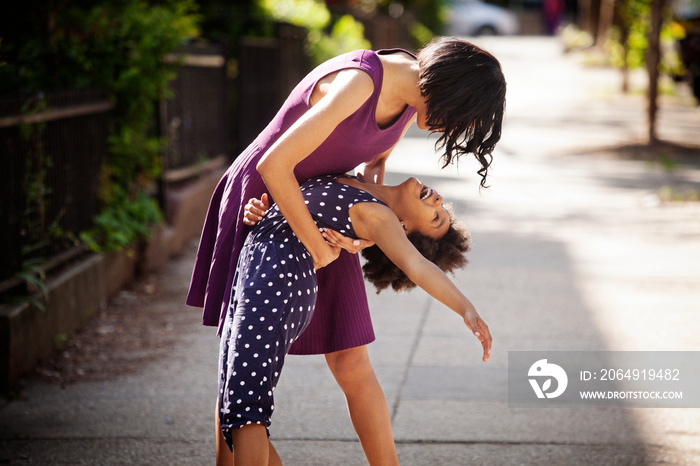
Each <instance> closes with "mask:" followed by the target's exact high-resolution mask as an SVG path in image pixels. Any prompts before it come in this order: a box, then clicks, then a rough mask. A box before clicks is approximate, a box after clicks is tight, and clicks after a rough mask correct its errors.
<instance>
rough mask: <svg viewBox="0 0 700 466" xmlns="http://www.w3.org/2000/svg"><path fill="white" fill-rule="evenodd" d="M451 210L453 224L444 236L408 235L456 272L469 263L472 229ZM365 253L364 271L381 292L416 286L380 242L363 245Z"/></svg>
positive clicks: (446, 268)
mask: <svg viewBox="0 0 700 466" xmlns="http://www.w3.org/2000/svg"><path fill="white" fill-rule="evenodd" d="M448 212H449V210H448ZM449 213H450V227H449V229H448V230H447V233H445V236H443V237H442V238H440V239H433V238H430V237H429V236H425V235H422V234H420V233H418V232H412V233H409V234H408V235H407V237H408V240H409V241H410V242H411V243H413V246H415V248H416V249H417V250H418V252H420V253H421V254H422V255H423V257H425V258H426V259H428V260H429V261H430V262H432V263H433V264H435V265H437V266H438V267H439V268H440V269H441V270H442V271H443V272H452V271H453V270H454V269H458V268H462V267H464V266H465V265H467V262H469V261H468V260H467V258H466V257H465V254H466V253H467V252H469V251H470V250H471V247H470V245H469V240H470V235H469V232H468V231H467V229H466V228H465V227H464V226H462V225H461V224H459V223H457V221H456V220H455V218H454V216H453V215H452V213H451V212H449ZM362 257H364V258H365V260H366V263H365V265H363V266H362V271H363V272H364V275H365V278H366V279H367V281H369V282H370V283H372V284H373V285H374V286H375V287H376V288H377V294H379V293H380V292H381V291H382V290H384V289H385V288H388V287H389V286H391V287H392V288H393V289H394V291H405V290H409V289H411V288H414V287H415V286H416V284H415V283H413V282H412V281H411V280H410V279H409V278H408V276H406V274H405V273H404V272H403V270H401V269H400V268H398V267H397V266H396V265H395V264H394V263H393V262H391V261H390V260H389V258H388V257H387V256H386V255H385V254H384V252H383V251H382V250H381V249H379V247H378V246H376V245H375V246H372V247H369V248H365V249H363V250H362Z"/></svg>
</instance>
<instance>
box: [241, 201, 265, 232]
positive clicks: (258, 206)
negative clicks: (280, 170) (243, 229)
mask: <svg viewBox="0 0 700 466" xmlns="http://www.w3.org/2000/svg"><path fill="white" fill-rule="evenodd" d="M269 208H270V201H269V199H268V197H267V193H263V195H262V196H261V198H260V199H256V198H254V197H252V198H250V200H249V201H248V203H247V204H246V205H245V213H244V214H243V223H245V224H246V225H251V226H252V225H255V224H256V223H258V222H259V221H260V220H262V218H263V217H264V216H265V214H266V213H267V209H269Z"/></svg>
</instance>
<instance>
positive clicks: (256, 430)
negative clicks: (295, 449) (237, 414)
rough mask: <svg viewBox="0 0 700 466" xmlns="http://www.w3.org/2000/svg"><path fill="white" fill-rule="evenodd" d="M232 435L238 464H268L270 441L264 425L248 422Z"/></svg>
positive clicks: (254, 465)
mask: <svg viewBox="0 0 700 466" xmlns="http://www.w3.org/2000/svg"><path fill="white" fill-rule="evenodd" d="M232 435H233V458H234V464H235V465H236V466H267V464H268V462H269V460H270V441H269V440H268V438H267V431H266V430H265V427H264V426H262V425H260V424H248V425H246V426H243V427H241V428H240V429H234V430H233V432H232Z"/></svg>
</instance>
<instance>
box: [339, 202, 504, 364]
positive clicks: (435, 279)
mask: <svg viewBox="0 0 700 466" xmlns="http://www.w3.org/2000/svg"><path fill="white" fill-rule="evenodd" d="M361 205H362V208H361V209H355V211H353V210H351V213H350V215H351V218H352V222H353V226H354V228H355V232H356V233H357V234H358V236H360V237H362V238H367V239H369V240H371V241H374V242H375V243H376V245H377V246H378V247H379V248H380V249H381V250H382V251H383V252H384V254H386V256H387V257H388V258H389V260H391V261H392V262H393V263H394V264H396V266H397V267H399V268H400V269H401V270H403V271H404V273H405V274H406V275H407V276H408V278H410V279H411V281H412V282H413V283H415V284H416V285H418V286H420V287H421V288H423V289H424V290H425V291H426V292H427V293H428V294H429V295H431V296H432V297H433V298H435V299H437V300H438V301H440V302H441V303H443V304H444V305H446V306H447V307H449V308H450V309H452V310H453V311H455V312H456V313H457V314H459V315H460V316H461V317H462V318H463V319H464V322H465V324H466V325H467V327H469V329H470V330H471V331H472V332H473V333H474V335H475V336H476V337H477V338H478V339H479V341H480V342H481V345H482V346H483V349H484V355H483V360H484V362H486V361H487V360H488V358H489V355H490V354H491V344H492V338H491V333H490V331H489V328H488V326H487V325H486V323H485V322H484V321H483V320H482V319H481V317H480V316H479V313H478V312H477V311H476V308H475V307H474V305H473V304H472V303H471V301H469V299H467V297H466V296H464V294H462V292H461V291H459V289H458V288H457V287H456V286H455V284H454V283H453V282H452V280H450V279H449V278H448V277H447V275H446V274H445V272H443V271H442V270H440V268H439V267H438V266H436V265H435V264H433V263H432V262H430V261H429V260H427V259H426V258H425V257H423V255H422V254H421V253H420V252H418V250H417V249H416V248H415V247H414V246H413V244H411V242H410V241H409V240H408V238H407V237H406V233H405V232H404V231H403V228H402V227H401V223H400V222H399V220H398V218H396V216H395V215H394V213H393V212H392V211H391V210H390V209H388V208H387V207H384V206H382V205H379V204H370V203H365V204H361ZM358 206H359V205H358ZM353 214H354V215H353Z"/></svg>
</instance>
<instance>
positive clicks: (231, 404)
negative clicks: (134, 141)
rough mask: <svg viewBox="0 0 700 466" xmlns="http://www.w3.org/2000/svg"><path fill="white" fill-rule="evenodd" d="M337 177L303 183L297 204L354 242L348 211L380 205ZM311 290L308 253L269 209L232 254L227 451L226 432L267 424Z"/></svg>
mask: <svg viewBox="0 0 700 466" xmlns="http://www.w3.org/2000/svg"><path fill="white" fill-rule="evenodd" d="M343 176H345V175H343ZM338 178H339V176H338V175H328V176H323V177H319V178H315V179H312V180H309V181H307V182H306V183H304V184H303V185H302V186H301V191H302V194H303V196H304V201H305V203H306V205H307V207H308V208H309V211H310V212H311V215H312V217H313V218H314V221H315V222H316V225H317V226H318V227H319V228H330V229H333V230H336V231H338V232H340V233H342V234H343V235H345V236H348V237H350V238H357V236H356V234H355V230H354V229H353V227H352V222H351V221H350V216H349V209H350V207H352V206H353V205H354V204H356V203H358V202H381V201H378V200H377V199H376V198H374V197H373V196H372V195H371V194H369V193H367V192H366V191H362V190H360V189H357V188H354V187H352V186H348V185H345V184H342V183H341V182H338V181H336V180H337V179H338ZM317 291H318V288H317V285H316V273H315V271H314V266H313V260H312V259H311V256H310V254H308V252H307V251H306V248H305V247H304V246H303V245H302V243H301V242H300V241H299V240H298V239H297V238H296V236H295V235H294V233H293V232H292V230H291V228H290V227H289V225H288V224H287V221H286V220H285V218H284V216H282V214H281V213H280V211H279V209H278V208H277V206H276V205H274V206H272V207H271V208H270V210H269V212H268V213H267V215H266V216H265V217H264V219H263V220H262V221H260V222H259V223H258V224H257V225H256V226H255V228H254V229H253V230H252V232H251V233H250V234H249V235H248V238H247V239H246V243H245V246H244V247H243V250H242V252H241V255H240V256H239V261H238V268H237V270H236V278H235V280H234V287H233V290H232V293H231V302H230V304H229V307H228V311H227V315H226V319H225V322H224V326H223V330H222V335H221V349H220V352H219V419H220V422H221V428H222V431H223V433H224V437H225V438H226V442H227V443H228V445H229V447H231V445H232V437H231V429H235V428H239V427H242V426H244V425H247V424H261V425H264V426H265V427H269V426H270V417H271V416H272V412H273V410H274V396H273V394H274V391H275V386H276V385H277V381H278V380H279V376H280V372H281V371H282V365H283V364H284V358H285V356H286V354H287V352H288V351H289V347H290V346H291V344H292V343H293V342H294V340H296V339H297V338H298V337H299V335H300V334H301V333H302V332H303V331H304V329H305V328H306V326H307V325H308V324H309V322H310V321H311V317H312V315H313V312H314V306H315V302H316V293H317Z"/></svg>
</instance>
